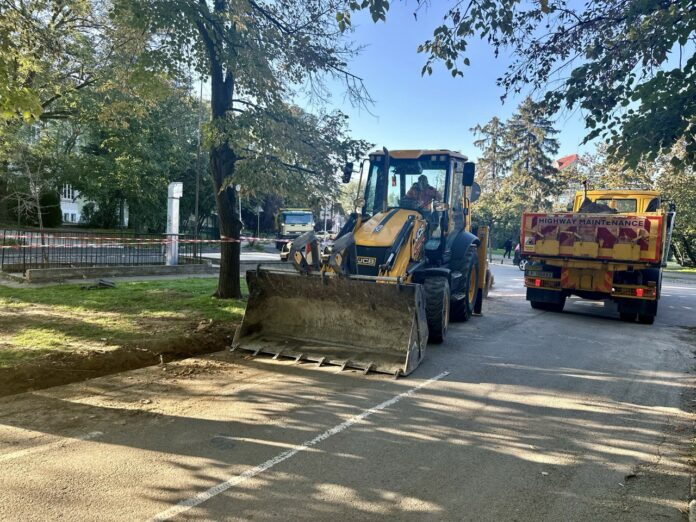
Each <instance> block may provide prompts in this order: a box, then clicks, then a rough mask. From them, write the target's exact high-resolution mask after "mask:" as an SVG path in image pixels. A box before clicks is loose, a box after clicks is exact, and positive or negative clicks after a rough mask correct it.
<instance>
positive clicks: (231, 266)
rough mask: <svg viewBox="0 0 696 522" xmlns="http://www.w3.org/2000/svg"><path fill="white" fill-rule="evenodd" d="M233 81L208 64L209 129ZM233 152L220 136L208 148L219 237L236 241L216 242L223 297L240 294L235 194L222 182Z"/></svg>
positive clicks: (223, 114)
mask: <svg viewBox="0 0 696 522" xmlns="http://www.w3.org/2000/svg"><path fill="white" fill-rule="evenodd" d="M233 90H234V83H233V80H232V76H231V75H230V73H229V72H228V73H227V77H224V75H223V73H222V68H221V67H220V65H219V63H213V64H211V100H210V101H211V108H212V118H213V121H212V125H213V128H218V129H222V128H224V124H225V122H226V118H227V114H228V112H230V111H231V109H232V92H233ZM235 161H236V155H235V153H234V151H233V150H232V148H231V147H230V144H229V142H228V141H227V140H226V139H224V138H223V139H222V140H221V142H220V143H216V144H215V145H214V146H213V147H212V148H211V150H210V170H211V172H212V175H213V185H214V188H215V203H216V206H217V211H218V220H219V224H220V238H221V239H223V240H225V239H235V240H237V241H231V242H226V241H223V242H222V243H221V245H220V278H219V279H218V289H217V292H216V293H215V295H216V296H217V297H219V298H223V299H231V298H240V297H242V288H241V284H240V281H239V277H240V273H239V254H240V251H241V243H240V242H239V241H238V240H239V236H240V234H241V231H242V224H241V222H240V221H239V217H238V216H237V212H236V211H235V209H236V207H237V205H236V203H237V193H236V191H235V189H234V187H233V186H229V185H227V186H226V185H225V181H226V179H227V178H229V177H232V175H233V174H234V166H235Z"/></svg>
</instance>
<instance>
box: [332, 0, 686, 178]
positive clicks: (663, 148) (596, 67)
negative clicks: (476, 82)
mask: <svg viewBox="0 0 696 522" xmlns="http://www.w3.org/2000/svg"><path fill="white" fill-rule="evenodd" d="M412 5H415V6H416V11H417V10H418V9H419V8H420V7H422V6H426V7H429V8H434V7H435V5H434V4H431V2H429V0H415V2H414V3H413V4H412ZM351 8H352V9H353V10H358V9H369V11H370V13H371V14H372V18H373V19H374V20H375V21H378V20H385V19H386V16H387V12H388V10H389V8H390V4H389V2H387V1H385V0H364V1H363V2H352V3H351ZM414 14H416V13H414ZM695 14H696V12H695V8H694V3H693V1H692V0H666V1H657V0H644V1H640V2H625V1H623V0H590V1H588V2H584V3H581V4H578V3H575V2H570V1H569V0H534V1H532V2H523V1H521V0H492V1H483V2H481V1H476V0H472V1H469V2H460V1H454V0H452V1H450V2H448V3H446V7H445V15H444V21H443V23H442V24H441V25H439V26H437V27H436V28H434V31H433V36H432V37H431V38H430V39H428V40H427V41H425V42H423V44H422V45H421V46H420V47H419V48H418V51H420V52H422V53H424V54H425V55H426V59H425V64H424V66H423V73H424V74H430V73H432V70H433V69H432V66H433V64H434V63H435V62H441V63H444V65H445V66H446V67H447V69H448V70H449V71H451V73H452V75H453V76H461V75H462V74H463V70H464V68H465V67H466V66H468V65H470V60H471V58H470V56H469V53H468V51H469V44H470V42H471V40H472V39H474V38H480V39H483V40H485V41H487V42H488V43H489V44H490V45H491V46H492V47H493V49H494V52H495V54H496V56H498V55H500V54H503V55H506V56H507V55H510V54H511V55H512V62H511V63H510V65H509V67H508V68H507V70H506V72H505V73H504V74H503V75H502V76H501V77H500V78H499V79H498V84H499V85H500V86H501V87H502V88H503V91H504V92H503V98H505V97H506V96H507V95H508V94H509V93H511V92H512V93H518V92H521V91H522V90H524V89H528V88H531V89H532V90H534V91H539V90H540V91H542V92H543V93H544V95H543V99H544V102H545V103H546V104H547V106H548V108H549V109H550V110H551V111H553V112H556V111H559V110H561V109H568V110H573V109H580V110H581V111H582V115H583V117H584V120H585V124H586V127H587V129H588V131H587V135H586V136H585V142H588V141H590V140H593V139H594V138H602V139H603V140H605V141H606V142H607V143H608V144H609V145H610V146H609V149H608V151H609V153H610V154H611V155H612V156H614V157H615V158H616V159H617V160H621V161H623V162H624V164H625V165H626V166H630V167H634V166H636V165H637V164H638V163H639V162H640V160H641V159H643V158H644V159H648V160H655V159H656V158H657V157H658V156H659V155H665V154H672V150H673V146H674V145H675V144H676V143H677V141H679V140H680V139H682V140H683V142H682V143H683V145H682V146H683V148H684V154H683V155H674V154H672V155H671V156H670V160H671V161H672V162H674V164H675V166H677V167H683V166H685V165H693V164H694V163H696V54H695V51H696V15H695ZM339 20H341V21H342V22H343V24H344V25H348V24H350V16H346V15H345V14H341V15H339Z"/></svg>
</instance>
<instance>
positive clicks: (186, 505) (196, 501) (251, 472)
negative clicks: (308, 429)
mask: <svg viewBox="0 0 696 522" xmlns="http://www.w3.org/2000/svg"><path fill="white" fill-rule="evenodd" d="M447 375H449V372H442V373H441V374H439V375H436V376H435V377H433V378H431V379H428V380H427V381H424V382H422V383H420V384H419V385H417V386H414V387H413V388H410V389H409V390H406V391H405V392H403V393H400V394H399V395H395V396H394V397H392V398H391V399H388V400H386V401H384V402H381V403H379V404H378V405H377V406H373V407H372V408H370V409H368V410H365V411H363V412H362V413H360V414H359V415H356V416H355V417H351V418H350V419H348V420H347V421H345V422H342V423H341V424H337V425H336V426H334V427H333V428H330V429H328V430H326V431H325V432H324V433H322V434H320V435H317V436H316V437H314V438H313V439H311V440H308V441H305V442H303V443H302V444H298V445H297V446H295V447H293V448H292V449H289V450H288V451H284V452H283V453H280V454H278V455H276V456H275V457H273V458H272V459H269V460H267V461H266V462H264V463H263V464H259V465H258V466H256V467H254V468H251V469H248V470H246V471H245V472H244V473H242V474H240V475H236V476H234V477H230V478H229V479H227V480H225V481H224V482H221V483H220V484H218V485H217V486H213V487H212V488H210V489H208V490H206V491H203V492H201V493H199V494H198V495H196V496H194V497H191V498H189V499H186V500H182V501H181V502H179V503H178V504H176V505H175V506H172V507H170V508H169V509H167V510H165V511H162V512H161V513H159V514H157V515H155V516H154V517H153V518H152V520H169V519H171V518H173V517H175V516H177V515H180V514H182V513H184V512H186V511H188V510H189V509H192V508H195V507H196V506H199V505H201V504H203V503H204V502H206V501H208V500H210V499H211V498H213V497H215V496H217V495H219V494H220V493H224V492H225V491H227V490H228V489H230V488H232V487H234V486H238V485H239V484H241V483H243V482H246V481H247V480H249V479H251V478H253V477H255V476H256V475H258V474H259V473H263V472H264V471H268V470H269V469H271V468H272V467H273V466H276V465H277V464H280V463H281V462H283V461H285V460H288V459H289V458H291V457H294V456H295V455H297V454H298V453H300V452H301V451H306V450H308V449H309V448H311V447H312V446H316V445H317V444H319V443H320V442H323V441H325V440H326V439H328V438H329V437H332V436H333V435H336V434H337V433H341V432H342V431H344V430H346V429H347V428H350V427H351V426H352V425H353V424H357V423H358V422H360V421H361V420H363V419H366V418H367V417H369V416H371V415H373V414H375V413H377V412H379V411H381V410H383V409H385V408H388V407H389V406H393V405H394V404H396V403H397V402H399V401H401V400H402V399H405V398H407V397H410V396H411V395H413V394H414V393H416V392H417V391H418V390H420V389H421V388H424V387H426V386H428V385H430V384H432V383H434V382H435V381H439V380H440V379H442V378H443V377H446V376H447Z"/></svg>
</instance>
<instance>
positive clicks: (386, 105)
mask: <svg viewBox="0 0 696 522" xmlns="http://www.w3.org/2000/svg"><path fill="white" fill-rule="evenodd" d="M436 4H437V3H436V2H435V3H433V4H432V7H431V8H430V9H428V10H427V11H424V10H421V11H420V12H419V13H418V20H417V21H416V20H414V17H413V9H412V7H411V6H412V5H415V4H406V5H404V3H400V2H393V3H392V7H391V9H390V10H389V13H388V15H387V22H386V23H384V22H380V23H377V24H375V23H373V22H372V20H371V19H370V18H369V17H368V16H367V13H354V14H353V25H354V27H355V31H354V33H352V35H350V37H351V38H352V39H353V40H354V41H355V43H356V44H357V45H361V46H365V49H364V50H363V51H362V53H361V54H360V55H359V56H358V57H357V58H356V59H354V60H353V61H352V62H351V63H350V66H349V70H350V71H351V72H352V73H354V74H356V75H358V76H360V77H362V78H363V79H364V80H365V84H366V86H367V89H368V91H369V92H370V94H371V96H372V97H373V98H374V100H375V104H374V105H373V106H372V107H371V108H370V112H372V113H373V115H371V114H369V113H368V112H367V111H366V110H364V109H357V108H353V107H351V106H350V104H349V103H348V102H347V101H346V100H345V99H344V95H343V91H342V89H341V87H340V85H335V88H334V95H333V98H332V105H333V106H334V107H335V108H339V109H341V110H343V111H344V112H346V113H347V114H348V115H349V116H350V127H351V130H352V132H353V135H354V136H355V137H357V138H363V139H366V140H368V141H370V142H372V143H375V144H377V146H378V147H379V148H381V147H382V146H386V147H387V148H390V149H397V148H449V149H454V150H459V151H461V152H463V153H465V154H467V155H468V156H469V157H470V158H472V159H475V158H476V157H477V155H478V149H476V148H475V147H474V146H473V140H474V138H473V136H472V134H471V132H470V131H469V129H470V128H471V127H473V126H475V125H476V124H477V123H485V122H487V121H488V120H490V119H491V118H492V117H493V116H498V117H499V118H501V119H507V118H508V117H509V116H510V115H511V114H512V112H514V110H515V108H516V107H517V105H518V103H519V102H520V101H521V100H522V99H523V98H524V95H525V94H526V93H522V94H520V95H518V96H517V97H515V98H511V97H510V98H508V99H507V100H506V101H505V104H502V103H501V101H500V96H501V95H502V94H503V90H502V89H501V88H499V87H497V86H496V84H495V80H496V78H498V77H499V76H501V75H502V74H503V73H504V72H505V68H506V65H507V63H508V61H507V59H505V58H503V59H495V57H494V54H493V51H492V49H491V48H490V47H489V46H488V44H487V43H486V42H482V41H478V40H477V41H472V42H471V44H470V50H469V53H468V55H467V56H469V58H470V60H471V66H470V67H468V68H466V70H465V71H464V78H461V77H459V78H452V76H451V74H450V73H449V72H448V71H447V70H446V69H445V67H444V66H438V67H436V68H434V70H433V74H432V76H421V74H420V72H421V69H422V67H423V64H424V63H425V55H423V54H418V53H417V52H416V49H417V47H418V45H419V44H420V43H422V42H423V41H425V40H426V39H427V38H428V37H429V36H430V35H431V34H432V31H433V29H434V28H435V27H436V26H437V25H439V24H440V23H441V20H442V15H443V11H441V10H439V9H437V8H435V5H436ZM556 128H557V129H559V130H560V131H561V132H560V134H559V135H558V139H559V141H560V144H561V148H560V150H559V154H558V155H559V157H561V156H565V155H567V154H572V153H576V152H578V151H580V152H583V151H587V150H590V149H592V148H593V146H591V145H589V146H588V145H586V146H581V141H582V137H583V136H584V124H583V120H582V118H581V116H580V114H579V112H578V111H576V112H575V113H572V114H568V113H566V114H562V115H560V116H557V122H556Z"/></svg>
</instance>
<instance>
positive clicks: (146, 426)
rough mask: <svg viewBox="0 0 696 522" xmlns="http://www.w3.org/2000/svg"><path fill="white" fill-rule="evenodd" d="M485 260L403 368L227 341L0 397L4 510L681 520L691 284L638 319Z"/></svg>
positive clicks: (688, 432)
mask: <svg viewBox="0 0 696 522" xmlns="http://www.w3.org/2000/svg"><path fill="white" fill-rule="evenodd" d="M494 271H495V276H496V288H495V290H494V291H493V292H492V293H491V298H490V299H489V300H488V301H487V303H486V305H485V308H484V314H485V315H484V316H483V317H479V318H474V319H472V320H471V321H470V322H469V323H465V324H455V325H452V327H451V329H450V332H449V337H448V339H447V341H446V343H444V344H442V345H440V346H430V347H429V353H428V354H427V356H426V360H425V362H424V364H422V366H421V367H420V368H419V369H418V370H417V371H416V372H415V373H414V374H413V375H412V376H409V377H408V378H404V379H400V380H398V381H394V380H392V379H390V378H386V377H384V376H380V375H369V376H363V375H362V374H361V373H359V372H348V371H346V372H342V373H341V372H338V371H337V369H336V368H330V367H323V368H316V366H315V365H311V364H293V363H290V362H280V361H272V360H270V359H250V358H248V357H242V356H238V355H236V354H229V353H224V354H216V355H213V356H211V357H203V358H198V359H189V360H186V361H180V362H178V363H173V364H167V365H164V366H159V367H152V368H144V369H141V370H137V371H133V372H127V373H122V374H118V375H113V376H110V377H104V378H100V379H94V380H91V381H85V382H83V383H79V384H73V385H69V386H63V387H59V388H52V389H47V390H43V391H38V392H34V393H27V394H22V395H18V396H14V397H6V398H4V399H2V400H0V463H1V464H2V469H3V473H2V475H0V499H1V501H0V519H6V520H28V519H31V520H54V519H57V518H61V519H66V520H141V519H142V520H145V519H157V518H159V519H168V518H174V519H217V520H219V519H227V520H299V519H305V520H332V521H336V520H367V519H375V518H388V519H392V520H477V521H478V520H495V521H499V520H553V521H555V520H583V521H584V520H632V521H633V520H657V519H659V520H682V519H683V518H684V517H685V515H684V512H683V511H684V509H685V507H686V504H687V500H688V496H689V473H690V468H689V458H690V455H689V452H690V441H691V437H692V422H693V418H692V415H691V413H690V410H691V404H692V401H693V399H694V395H693V394H692V391H693V388H692V385H693V378H692V377H693V374H692V373H690V372H691V370H692V367H693V364H694V361H693V353H692V351H693V350H694V349H695V346H694V344H692V343H694V342H696V341H695V340H694V337H696V336H695V335H694V332H695V331H696V330H694V329H693V328H694V327H696V313H694V310H695V309H696V284H694V283H693V282H690V281H688V280H667V281H666V282H665V284H664V287H663V302H662V309H661V311H660V313H659V315H658V318H657V321H656V323H655V324H654V325H653V326H643V325H639V324H626V323H622V322H620V321H618V320H617V319H616V318H615V317H614V314H613V313H612V311H611V310H609V309H605V308H604V307H603V306H601V305H598V304H596V303H590V302H583V301H577V300H575V299H572V300H571V301H569V304H568V307H567V311H566V312H564V313H563V314H554V313H549V312H539V311H535V310H532V309H531V308H530V307H529V305H528V303H526V302H525V301H524V290H523V288H522V287H521V273H520V272H519V271H518V270H517V269H516V268H514V267H512V266H509V265H506V266H494ZM686 327H691V328H692V329H691V330H688V329H687V328H686Z"/></svg>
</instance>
